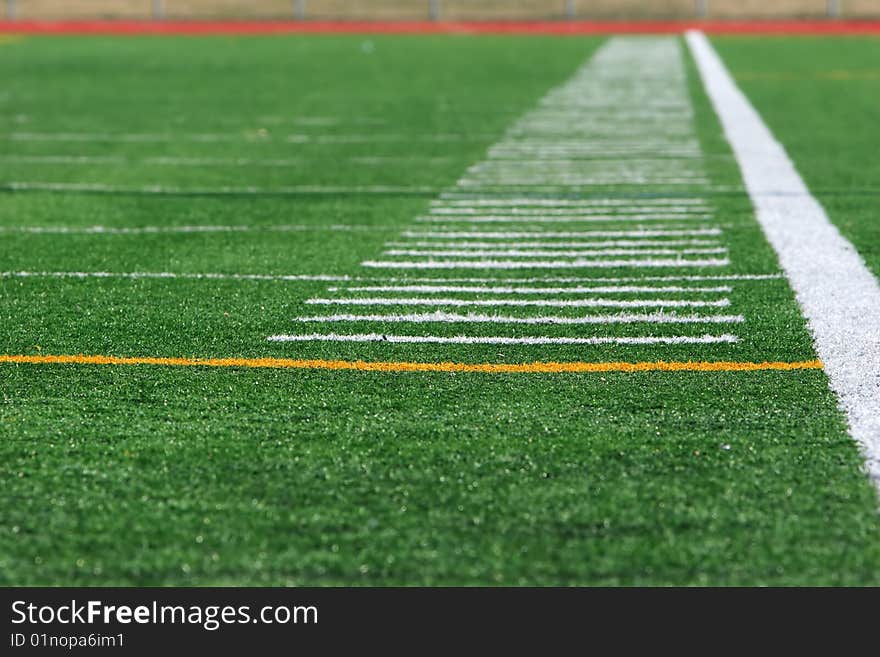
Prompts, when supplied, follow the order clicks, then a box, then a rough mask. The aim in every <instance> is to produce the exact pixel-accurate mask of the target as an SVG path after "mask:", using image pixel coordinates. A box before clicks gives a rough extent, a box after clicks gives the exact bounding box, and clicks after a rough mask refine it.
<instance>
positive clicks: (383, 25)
mask: <svg viewBox="0 0 880 657" xmlns="http://www.w3.org/2000/svg"><path fill="white" fill-rule="evenodd" d="M688 29H700V30H703V31H704V32H710V33H712V34H880V21H639V22H585V21H566V22H561V21H560V22H550V21H544V22H479V23H477V22H460V23H456V22H446V21H442V22H413V21H409V22H406V21H400V22H387V21H375V22H373V21H351V22H342V21H304V22H292V21H277V22H244V21H237V22H202V21H198V22H196V21H193V22H175V21H61V22H37V21H13V22H9V21H7V22H3V21H0V32H2V33H7V34H9V33H13V34H195V35H198V34H559V35H577V34H623V33H644V34H668V33H678V32H682V31H684V30H688Z"/></svg>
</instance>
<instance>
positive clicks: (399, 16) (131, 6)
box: [2, 0, 880, 20]
mask: <svg viewBox="0 0 880 657" xmlns="http://www.w3.org/2000/svg"><path fill="white" fill-rule="evenodd" d="M2 1H3V2H4V9H5V18H6V19H7V20H16V19H19V20H71V19H80V20H85V19H129V20H131V19H140V20H143V19H153V20H165V19H167V20H175V19H179V20H197V19H241V20H270V19H272V20H280V19H288V20H289V19H291V18H292V19H296V20H346V19H348V20H363V19H376V20H426V19H429V20H564V19H569V20H575V19H577V20H589V19H609V20H611V19H685V18H695V17H697V18H718V19H754V18H765V19H769V18H821V17H831V18H878V17H880V0H2Z"/></svg>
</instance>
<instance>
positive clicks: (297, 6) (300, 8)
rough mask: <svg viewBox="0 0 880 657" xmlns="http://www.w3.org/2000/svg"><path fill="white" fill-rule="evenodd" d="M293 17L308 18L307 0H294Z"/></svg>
mask: <svg viewBox="0 0 880 657" xmlns="http://www.w3.org/2000/svg"><path fill="white" fill-rule="evenodd" d="M293 17H294V18H295V19H297V20H298V21H302V20H305V18H306V0H293Z"/></svg>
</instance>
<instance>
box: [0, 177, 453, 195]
mask: <svg viewBox="0 0 880 657" xmlns="http://www.w3.org/2000/svg"><path fill="white" fill-rule="evenodd" d="M4 189H5V190H8V191H12V192H16V191H39V192H87V193H94V194H150V195H153V194H156V195H176V196H185V195H192V196H198V195H200V194H204V195H241V196H262V195H266V196H271V195H273V194H275V195H284V194H430V193H433V192H436V191H437V190H436V189H435V188H434V187H423V186H418V185H414V186H406V185H287V186H284V187H235V186H226V185H224V186H218V187H176V186H174V185H107V184H104V183H82V182H54V181H34V180H9V181H5V182H0V190H4Z"/></svg>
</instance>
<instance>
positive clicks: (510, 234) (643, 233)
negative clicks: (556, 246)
mask: <svg viewBox="0 0 880 657" xmlns="http://www.w3.org/2000/svg"><path fill="white" fill-rule="evenodd" d="M401 235H402V236H404V237H414V238H417V237H428V238H437V239H452V238H454V239H472V238H473V239H499V240H504V239H519V238H525V239H529V238H539V239H540V238H574V237H586V238H594V237H638V238H642V237H689V236H692V237H698V236H704V235H705V236H708V235H712V236H717V235H721V229H720V228H695V229H693V230H665V229H660V230H651V229H639V230H581V231H544V230H517V231H473V230H471V231H457V230H450V231H426V230H405V231H403V232H402V233H401Z"/></svg>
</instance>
